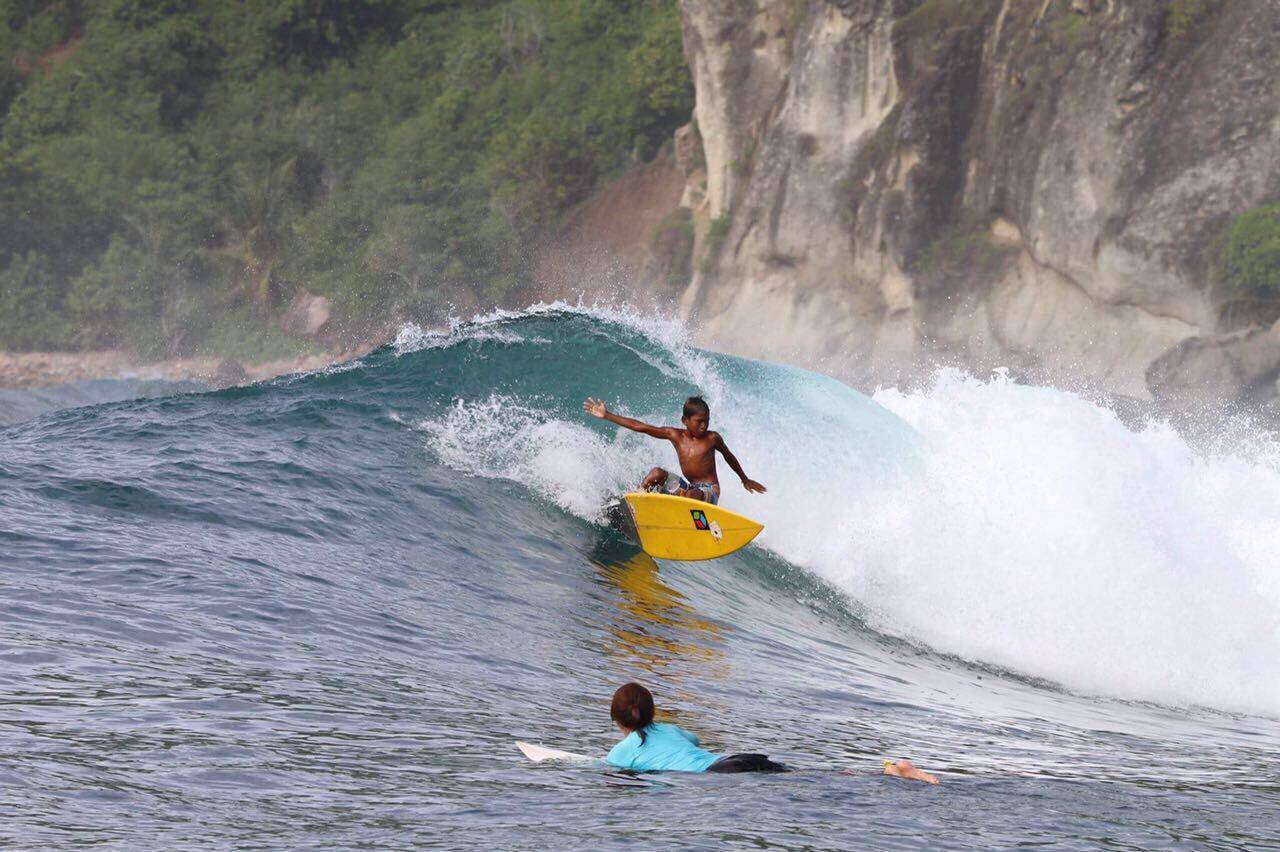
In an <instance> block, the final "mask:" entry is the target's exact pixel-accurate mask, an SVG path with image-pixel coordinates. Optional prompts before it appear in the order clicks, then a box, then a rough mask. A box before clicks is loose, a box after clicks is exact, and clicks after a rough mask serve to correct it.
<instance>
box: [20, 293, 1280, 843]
mask: <svg viewBox="0 0 1280 852" xmlns="http://www.w3.org/2000/svg"><path fill="white" fill-rule="evenodd" d="M679 333H680V330H679V329H678V328H674V327H664V326H662V325H661V324H659V323H655V322H651V321H647V320H646V321H643V322H642V321H640V320H637V319H636V318H634V317H628V316H619V315H612V314H602V313H598V312H597V313H591V312H582V311H576V310H569V309H562V308H542V309H537V310H531V311H529V312H526V313H523V314H519V315H509V316H508V315H503V316H496V317H490V318H486V319H484V320H480V321H477V322H473V323H468V324H465V325H462V326H459V327H458V328H457V329H455V330H454V331H453V332H451V333H449V334H447V335H444V334H423V333H419V332H415V331H413V330H407V331H406V332H405V333H403V334H402V335H401V339H400V340H399V341H397V344H396V345H395V346H394V347H388V348H387V349H385V350H382V351H379V352H375V353H373V354H372V355H370V356H368V357H366V358H365V359H364V360H363V361H362V362H357V363H354V364H351V365H345V366H344V367H343V368H338V369H332V370H329V371H326V372H322V373H316V374H311V375H305V376H298V377H290V378H285V379H279V380H275V381H273V382H268V383H265V384H260V385H255V386H252V387H247V388H240V389H232V390H226V391H220V392H216V393H203V394H200V393H187V394H173V395H168V396H163V397H159V398H151V399H135V400H130V401H122V402H113V403H108V404H104V405H97V406H92V407H83V408H76V409H68V410H63V411H56V412H52V413H46V414H43V415H42V416H39V417H37V418H35V419H31V420H27V421H25V422H22V423H18V424H16V425H11V426H8V427H7V428H4V429H3V430H0V560H2V564H0V687H2V688H0V815H2V816H3V819H0V846H4V845H12V846H20V847H38V846H74V845H91V844H92V845H104V844H105V845H112V846H116V847H121V848H172V847H187V846H202V847H225V848H232V847H235V848H261V847H323V846H329V847H341V848H353V847H366V848H411V847H421V846H448V847H453V848H471V847H476V848H486V849H488V848H556V849H559V848H603V847H611V846H624V845H626V846H631V847H638V848H645V847H647V846H652V845H680V846H683V847H686V848H707V849H712V848H715V849H720V848H729V847H739V848H762V847H769V846H778V847H789V848H813V849H848V848H912V849H918V848H920V847H921V846H922V845H923V846H925V847H928V848H934V847H938V848H943V847H1008V846H1014V845H1019V844H1026V845H1049V846H1051V847H1054V848H1096V847H1100V846H1105V847H1107V848H1171V847H1176V848H1206V847H1207V848H1243V847H1255V848H1261V847H1265V846H1274V845H1277V844H1280V818H1278V817H1277V813H1278V812H1280V756H1278V755H1280V736H1278V734H1277V724H1278V723H1277V721H1276V719H1277V717H1280V629H1278V621H1280V552H1278V550H1277V548H1278V547H1280V544H1277V542H1280V468H1278V467H1277V465H1276V464H1275V458H1276V454H1275V453H1274V452H1273V448H1272V447H1271V446H1270V445H1269V444H1267V443H1266V441H1265V440H1263V439H1259V440H1258V441H1257V442H1255V443H1253V444H1252V445H1250V446H1249V447H1248V448H1247V449H1245V448H1241V449H1237V450H1232V451H1230V452H1227V451H1223V452H1219V453H1216V454H1213V455H1209V454H1206V453H1205V452H1197V451H1193V450H1192V449H1191V448H1189V447H1187V446H1186V445H1185V444H1182V443H1181V442H1180V440H1179V439H1178V438H1177V436H1176V435H1174V434H1173V433H1171V432H1169V431H1167V430H1163V429H1162V428H1160V427H1158V426H1152V427H1150V428H1148V429H1147V430H1144V431H1142V432H1135V431H1132V430H1130V429H1126V428H1125V427H1124V426H1122V425H1121V424H1120V423H1119V422H1118V421H1117V420H1115V418H1114V417H1113V416H1111V415H1110V413H1109V412H1106V411H1105V410H1102V409H1097V408H1095V407H1093V406H1092V405H1090V404H1089V403H1087V402H1085V401H1083V400H1080V399H1078V398H1075V397H1072V396H1070V395H1068V394H1063V393H1059V392H1057V391H1047V390H1043V389H1036V388H1022V387H1019V386H1016V385H1013V384H1011V383H1007V382H1003V381H999V380H997V381H994V382H975V381H973V380H969V379H964V378H962V377H943V378H941V379H940V380H939V383H938V386H937V387H936V388H935V389H934V390H933V391H931V392H929V393H926V394H917V395H904V394H898V393H896V392H884V393H882V394H878V395H877V398H876V401H872V400H869V399H867V398H865V397H862V396H860V395H858V394H856V393H854V392H853V391H851V390H848V389H847V388H845V387H843V386H842V385H839V384H837V383H835V382H833V381H831V380H829V379H825V378H823V377H821V376H817V375H815V374H810V373H805V372H803V371H798V370H794V369H790V368H784V367H778V366H775V365H769V364H762V363H758V362H749V361H741V360H739V359H733V358H728V357H726V356H719V355H713V354H709V353H701V352H696V351H691V350H687V349H683V348H680V347H673V346H672V345H671V344H670V341H671V340H673V339H676V338H677V337H678V335H679ZM695 390H696V391H701V392H704V393H705V394H706V395H707V397H708V399H709V400H710V402H711V404H712V409H713V427H716V428H720V429H722V431H723V433H724V434H725V437H726V439H727V440H728V442H729V444H730V445H731V446H732V447H733V448H734V450H735V452H736V453H737V455H738V456H739V457H740V458H741V459H742V461H743V463H744V465H745V466H746V469H747V471H748V473H750V474H751V475H752V476H753V477H754V478H757V479H760V480H761V481H763V482H765V484H766V485H768V486H769V488H770V492H769V494H768V495H765V496H758V497H757V496H751V495H747V494H745V492H743V491H741V490H740V489H738V487H737V485H736V484H732V483H731V484H728V485H727V486H726V491H725V502H726V504H727V505H729V506H730V507H731V508H734V509H739V510H742V511H744V512H747V513H749V514H752V515H754V516H756V517H759V518H760V519H761V520H763V521H764V522H765V523H766V524H767V525H768V528H767V530H766V532H765V534H764V536H763V537H762V539H761V540H760V543H759V545H758V546H753V547H752V548H749V549H748V550H746V551H743V552H741V553H739V554H737V555H735V556H733V557H730V558H727V559H724V560H720V561H718V562H713V563H699V564H693V563H690V564H681V563H669V562H661V563H657V562H655V561H654V560H652V559H650V558H649V557H647V556H645V555H644V554H643V553H641V552H639V551H638V550H637V549H635V548H634V547H633V546H632V545H630V544H629V543H627V542H626V541H624V540H622V539H621V538H620V537H619V536H618V535H617V534H616V533H614V532H613V531H611V530H610V529H609V528H608V527H607V526H605V525H603V524H602V523H601V522H600V521H599V517H600V509H601V507H602V506H603V505H604V504H605V502H606V501H607V500H608V498H609V497H610V496H611V495H613V494H616V493H617V492H619V491H621V490H623V489H625V488H626V487H627V486H628V485H629V484H630V483H631V482H632V481H633V480H634V479H635V478H636V477H637V476H638V475H639V474H641V473H643V472H644V470H647V469H648V467H649V466H651V465H652V464H654V463H655V462H670V458H669V455H670V451H669V449H667V448H664V447H662V446H661V445H658V444H656V443H653V442H647V441H646V439H643V438H641V437H639V436H634V435H630V434H626V435H618V434H615V430H614V429H612V428H605V425H604V424H601V423H599V422H598V421H594V420H589V419H588V418H586V417H585V416H583V415H582V414H581V410H580V406H581V400H582V398H583V397H585V396H586V395H588V394H591V395H597V396H604V397H605V398H606V399H607V400H608V401H609V403H610V405H611V406H616V407H619V408H620V409H621V410H623V411H624V412H626V413H629V414H632V415H635V416H640V417H644V418H650V419H654V420H660V421H662V422H673V421H674V419H675V417H676V416H677V412H678V403H679V401H680V400H681V399H682V398H683V397H684V396H685V395H687V394H688V393H691V392H694V391H695ZM722 472H726V471H722ZM1272 498H1277V499H1274V500H1273V499H1272ZM632 679H635V680H640V681H641V682H643V683H645V684H647V685H648V686H650V688H651V689H653V691H654V692H655V694H656V697H657V701H658V704H659V708H660V711H663V712H664V713H665V716H666V718H668V719H670V720H672V721H676V722H678V723H679V724H681V725H683V726H685V727H688V728H690V729H692V730H695V731H697V732H698V733H699V734H700V735H701V736H702V738H703V740H704V743H705V744H706V745H708V746H709V747H710V748H711V749H712V750H716V751H721V752H733V751H764V752H768V753H770V754H771V755H772V756H773V757H774V758H775V759H779V760H782V761H785V762H786V763H788V764H790V765H791V766H793V767H796V768H797V769H799V770H800V771H797V772H794V773H789V774H786V775H779V776H715V775H706V776H690V775H678V774H668V775H664V776H645V777H642V778H631V779H628V778H626V777H619V776H617V775H615V774H612V773H610V772H609V771H608V770H607V768H605V767H603V766H600V765H586V766H572V765H557V764H545V763H544V764H536V765H535V764H531V763H528V762H525V761H524V760H523V758H522V757H521V755H520V753H519V752H518V751H517V750H516V748H515V746H514V741H515V740H517V739H521V740H529V741H533V742H539V743H542V744H544V745H548V746H552V747H556V748H562V749H567V750H571V751H577V752H584V753H587V754H593V755H603V754H604V753H605V751H606V750H607V749H608V748H609V747H610V746H611V745H612V743H613V742H615V741H616V732H615V731H614V730H613V729H611V726H610V723H609V718H608V701H609V697H610V695H611V693H612V691H613V689H614V688H616V687H617V686H618V685H619V684H621V683H623V682H625V681H627V680H632ZM885 757H910V758H912V759H914V760H915V761H916V762H917V763H919V764H921V765H922V766H925V767H926V768H929V769H931V770H933V771H935V772H937V773H938V774H939V775H941V776H942V778H943V784H942V785H940V786H938V787H927V786H925V785H920V784H911V783H907V782H903V781H900V780H897V779H888V778H884V777H882V776H879V775H877V774H876V773H877V772H878V770H879V767H880V765H881V762H882V760H883V758H885ZM841 770H847V772H841Z"/></svg>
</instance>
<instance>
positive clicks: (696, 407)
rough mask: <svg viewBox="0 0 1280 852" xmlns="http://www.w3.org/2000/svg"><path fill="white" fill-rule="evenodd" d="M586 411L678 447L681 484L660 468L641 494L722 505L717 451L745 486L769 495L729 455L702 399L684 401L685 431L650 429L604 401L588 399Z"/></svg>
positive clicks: (647, 478)
mask: <svg viewBox="0 0 1280 852" xmlns="http://www.w3.org/2000/svg"><path fill="white" fill-rule="evenodd" d="M582 408H583V410H584V411H586V412H587V413H588V414H590V415H591V416H592V417H599V418H600V419H601V420H608V421H609V422H610V423H616V424H617V425H619V426H622V427H624V428H626V429H630V430H631V431H633V432H640V433H642V434H645V435H648V436H650V437H653V438H660V439H662V440H664V441H670V442H671V444H672V446H674V447H675V448H676V456H677V457H678V458H679V459H680V472H681V473H682V474H683V476H681V477H679V481H678V482H672V481H671V476H670V474H668V473H667V471H666V470H664V469H663V468H660V467H655V468H654V469H653V470H651V471H649V473H648V475H646V476H645V478H644V479H642V480H641V481H640V490H641V491H654V490H662V491H665V492H667V493H668V494H675V495H676V496H678V497H690V498H692V499H694V500H703V501H705V502H707V503H711V504H716V503H719V502H720V477H719V476H717V475H716V452H717V451H719V453H720V455H722V456H724V460H725V461H726V462H727V463H728V464H729V467H731V468H733V472H734V473H736V474H738V478H739V479H740V480H742V487H743V488H745V489H747V490H748V491H752V492H755V493H757V494H763V493H765V490H766V489H765V487H764V486H763V485H761V484H760V483H759V482H756V481H755V480H754V479H748V478H747V475H746V474H745V473H743V471H742V465H740V464H739V463H738V459H737V458H736V457H735V456H734V455H733V453H731V452H729V447H728V446H726V445H725V442H724V438H722V437H720V433H719V432H712V431H710V429H709V427H710V426H711V407H710V406H708V405H707V403H706V400H704V399H703V398H702V397H700V396H691V397H689V398H688V399H686V400H685V401H684V411H683V415H682V416H681V418H680V422H681V423H683V424H684V428H683V429H678V428H676V427H675V426H650V425H649V424H648V423H642V422H641V421H639V420H632V419H631V418H630V417H623V416H621V415H619V414H614V413H613V412H612V411H610V410H609V409H608V408H606V407H605V404H604V402H603V401H602V400H598V399H593V398H591V397H587V401H586V402H584V403H582Z"/></svg>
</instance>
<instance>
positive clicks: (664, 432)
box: [582, 397, 676, 441]
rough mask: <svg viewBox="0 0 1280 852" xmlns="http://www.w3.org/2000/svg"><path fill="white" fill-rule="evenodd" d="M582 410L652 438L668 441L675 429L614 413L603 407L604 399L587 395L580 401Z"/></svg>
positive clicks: (673, 434)
mask: <svg viewBox="0 0 1280 852" xmlns="http://www.w3.org/2000/svg"><path fill="white" fill-rule="evenodd" d="M582 410H583V411H585V412H587V413H588V414H590V415H591V416H592V417H599V418H600V419H601V420H608V421H609V422H610V423H616V424H618V425H619V426H621V427H623V428H625V429H630V430H631V431H632V432H640V433H643V434H645V435H649V436H650V437H653V438H665V439H666V440H668V441H670V440H671V439H672V438H673V437H674V436H675V431H676V430H675V429H673V428H672V427H670V426H651V425H649V424H648V423H644V422H642V421H640V420H632V419H631V418H630V417H623V416H622V415H621V414H614V413H613V412H612V411H610V410H609V409H608V408H606V407H605V404H604V400H600V399H592V398H591V397H587V401H586V402H584V403H582Z"/></svg>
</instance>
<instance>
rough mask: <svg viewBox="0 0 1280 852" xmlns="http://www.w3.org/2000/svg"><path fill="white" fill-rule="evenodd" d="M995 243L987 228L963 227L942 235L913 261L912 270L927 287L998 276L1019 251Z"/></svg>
mask: <svg viewBox="0 0 1280 852" xmlns="http://www.w3.org/2000/svg"><path fill="white" fill-rule="evenodd" d="M1015 253H1016V252H1015V250H1014V249H1012V248H1010V247H1008V246H1001V245H997V244H995V243H993V242H991V239H990V238H989V237H988V235H987V233H986V232H985V231H976V230H969V229H966V228H963V227H960V226H954V227H951V228H948V229H947V230H945V231H943V232H942V233H941V234H939V235H938V237H937V238H935V239H934V240H933V241H932V242H930V243H929V244H928V245H927V246H925V248H924V250H923V251H922V252H920V254H919V255H918V256H917V257H916V258H915V259H914V261H913V262H912V263H910V264H909V269H908V271H909V272H911V274H912V275H914V276H915V277H916V278H917V279H918V281H919V282H920V283H921V284H923V285H924V286H925V287H926V288H931V289H941V288H953V287H955V286H957V285H959V284H962V283H964V282H968V281H981V280H984V279H987V280H991V279H994V278H995V277H996V275H997V273H999V271H1000V270H1001V269H1002V268H1003V267H1004V265H1005V263H1006V262H1007V261H1008V260H1009V258H1010V257H1012V256H1013V255H1014V254H1015Z"/></svg>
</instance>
